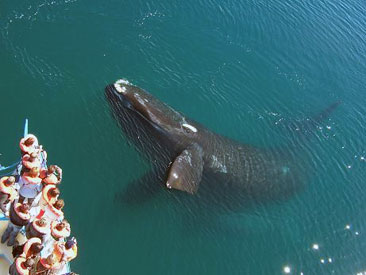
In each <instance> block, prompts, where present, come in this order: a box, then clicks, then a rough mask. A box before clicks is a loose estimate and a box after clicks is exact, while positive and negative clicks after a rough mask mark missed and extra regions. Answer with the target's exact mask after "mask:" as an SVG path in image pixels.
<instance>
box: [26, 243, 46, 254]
mask: <svg viewBox="0 0 366 275" xmlns="http://www.w3.org/2000/svg"><path fill="white" fill-rule="evenodd" d="M42 249H43V245H42V244H40V243H34V244H32V245H31V247H30V248H29V250H30V252H31V253H32V254H33V255H36V254H39V253H41V251H42Z"/></svg>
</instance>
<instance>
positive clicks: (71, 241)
mask: <svg viewBox="0 0 366 275" xmlns="http://www.w3.org/2000/svg"><path fill="white" fill-rule="evenodd" d="M75 244H77V243H76V239H75V238H74V237H72V238H71V239H70V240H68V241H67V242H66V243H65V248H66V249H70V248H71V247H73V246H74V245H75Z"/></svg>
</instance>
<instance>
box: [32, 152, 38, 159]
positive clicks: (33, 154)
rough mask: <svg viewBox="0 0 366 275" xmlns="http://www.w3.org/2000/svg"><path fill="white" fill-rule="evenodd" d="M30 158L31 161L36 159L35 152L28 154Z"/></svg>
mask: <svg viewBox="0 0 366 275" xmlns="http://www.w3.org/2000/svg"><path fill="white" fill-rule="evenodd" d="M30 157H31V158H32V159H35V158H37V157H38V154H37V153H36V152H32V153H31V154H30Z"/></svg>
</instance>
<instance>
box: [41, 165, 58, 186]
mask: <svg viewBox="0 0 366 275" xmlns="http://www.w3.org/2000/svg"><path fill="white" fill-rule="evenodd" d="M40 177H41V178H42V182H43V184H60V183H61V180H62V169H61V168H60V167H58V166H57V165H50V166H49V167H48V168H47V169H43V170H42V171H41V176H40Z"/></svg>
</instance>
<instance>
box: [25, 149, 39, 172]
mask: <svg viewBox="0 0 366 275" xmlns="http://www.w3.org/2000/svg"><path fill="white" fill-rule="evenodd" d="M22 165H23V166H24V167H25V168H27V169H32V168H34V167H37V168H38V169H40V168H41V162H40V161H39V159H38V154H37V152H32V153H31V154H25V155H24V156H23V157H22Z"/></svg>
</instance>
